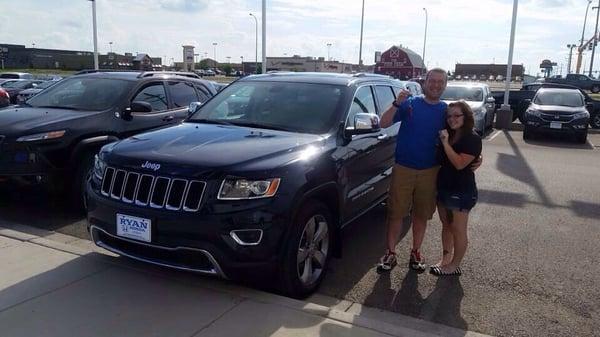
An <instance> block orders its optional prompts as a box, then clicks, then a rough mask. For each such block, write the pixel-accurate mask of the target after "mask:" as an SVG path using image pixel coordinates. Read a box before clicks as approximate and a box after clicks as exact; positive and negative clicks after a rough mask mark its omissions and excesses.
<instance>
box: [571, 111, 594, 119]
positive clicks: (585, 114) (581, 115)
mask: <svg viewBox="0 0 600 337" xmlns="http://www.w3.org/2000/svg"><path fill="white" fill-rule="evenodd" d="M573 118H574V119H581V118H590V113H589V112H587V111H581V112H578V113H575V114H573Z"/></svg>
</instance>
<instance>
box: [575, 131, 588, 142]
mask: <svg viewBox="0 0 600 337" xmlns="http://www.w3.org/2000/svg"><path fill="white" fill-rule="evenodd" d="M587 134H588V133H587V131H585V132H581V133H578V134H577V135H576V136H575V137H576V139H577V143H579V144H585V143H587Z"/></svg>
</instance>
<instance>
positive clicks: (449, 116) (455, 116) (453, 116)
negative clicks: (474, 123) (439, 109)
mask: <svg viewBox="0 0 600 337" xmlns="http://www.w3.org/2000/svg"><path fill="white" fill-rule="evenodd" d="M462 116H464V114H460V115H448V116H447V117H446V118H447V119H450V118H458V117H462Z"/></svg>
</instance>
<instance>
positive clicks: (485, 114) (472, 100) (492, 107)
mask: <svg viewBox="0 0 600 337" xmlns="http://www.w3.org/2000/svg"><path fill="white" fill-rule="evenodd" d="M461 99H462V100H465V101H466V102H467V104H469V106H470V107H471V109H472V110H473V118H474V119H475V131H476V132H477V133H479V134H480V135H483V134H484V133H485V130H487V129H488V128H492V126H493V123H494V117H495V115H496V100H495V99H494V97H492V93H491V91H490V87H489V86H488V85H487V84H484V83H455V82H453V83H448V86H447V87H446V90H444V93H443V94H442V97H441V100H443V101H444V102H446V103H451V102H456V101H458V100H461Z"/></svg>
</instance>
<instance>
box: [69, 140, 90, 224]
mask: <svg viewBox="0 0 600 337" xmlns="http://www.w3.org/2000/svg"><path fill="white" fill-rule="evenodd" d="M94 154H95V153H94V152H91V151H90V152H86V153H85V154H84V155H83V156H82V157H81V159H80V162H79V165H78V166H77V168H76V169H75V177H74V178H75V179H74V181H73V185H71V200H72V205H73V206H74V208H75V209H77V210H79V211H81V212H85V211H86V208H87V207H86V201H85V200H86V195H85V187H86V184H87V181H88V178H89V176H90V172H91V170H92V168H93V167H94Z"/></svg>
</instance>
